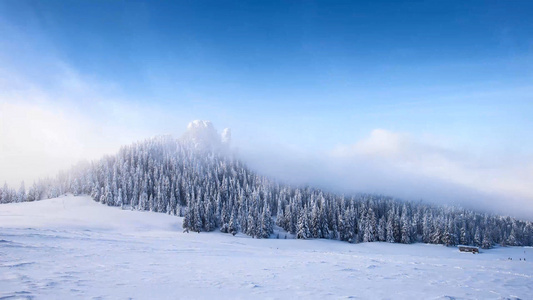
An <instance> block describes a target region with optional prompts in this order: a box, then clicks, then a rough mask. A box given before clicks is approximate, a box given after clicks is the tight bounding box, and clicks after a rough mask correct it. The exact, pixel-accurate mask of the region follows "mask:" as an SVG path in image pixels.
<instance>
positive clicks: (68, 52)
mask: <svg viewBox="0 0 533 300" xmlns="http://www.w3.org/2000/svg"><path fill="white" fill-rule="evenodd" d="M531 15H533V2H531V1H468V2H467V3H465V2H464V1H366V2H363V1H173V2H170V1H162V2H158V1H150V2H140V1H93V2H88V1H2V2H0V80H1V81H0V87H1V88H2V90H3V92H2V93H1V95H0V96H1V97H2V98H1V99H0V103H4V105H5V106H4V113H5V114H7V113H6V112H7V111H8V108H9V109H12V110H15V111H20V109H18V110H17V108H14V107H15V106H16V105H25V106H24V107H30V108H35V109H36V110H39V111H40V112H39V113H41V115H39V116H40V117H42V118H43V120H46V118H45V117H44V116H45V115H46V113H42V111H43V110H45V111H47V112H51V113H52V114H53V113H56V114H60V117H58V118H55V119H57V120H64V122H67V123H68V122H69V120H70V119H69V118H73V116H75V117H76V118H77V120H83V122H80V123H82V124H85V125H86V126H87V127H91V126H92V127H93V128H99V129H95V132H97V133H98V136H104V138H101V139H99V137H98V136H97V134H94V135H95V136H94V137H93V138H92V139H93V140H91V141H92V143H91V145H100V144H101V145H102V146H101V147H95V146H93V147H94V148H95V149H94V151H93V152H91V155H90V156H91V157H97V155H101V153H100V152H102V151H103V150H101V151H100V152H99V151H98V149H105V151H111V150H112V149H115V148H117V147H118V146H119V145H118V143H119V142H120V143H128V142H131V141H133V140H136V139H141V138H143V137H146V136H150V135H156V134H162V133H172V134H175V135H179V134H181V133H182V132H183V131H184V128H185V125H186V124H187V122H189V121H191V120H193V119H207V120H211V121H213V123H214V124H215V126H218V127H219V128H222V127H231V128H232V130H233V136H234V142H235V144H236V145H237V146H239V147H240V148H241V149H242V151H244V152H254V151H256V152H257V153H255V154H254V155H253V157H263V156H265V155H267V154H266V153H263V152H269V153H270V152H276V151H278V152H280V153H283V154H285V153H287V152H290V153H292V154H293V155H292V156H291V155H288V156H289V157H295V158H298V157H306V158H309V157H315V156H320V157H323V156H327V155H329V154H330V153H332V151H333V152H335V151H336V150H335V149H337V150H338V149H344V150H346V149H352V148H350V145H362V144H364V141H368V140H372V138H373V137H374V138H378V139H379V138H381V137H390V138H393V137H397V136H401V137H402V139H405V140H406V141H408V142H405V143H410V144H411V145H412V144H416V145H424V147H418V146H416V147H414V148H416V149H418V150H416V151H421V150H420V149H421V148H424V149H437V148H438V149H445V150H446V151H449V152H452V153H457V154H456V155H454V157H457V156H459V157H461V161H468V163H464V164H463V165H462V168H463V169H465V168H466V169H468V168H467V167H465V165H476V166H478V165H480V166H481V167H480V169H483V168H485V169H490V170H493V169H498V168H502V169H501V172H500V173H498V174H499V175H494V176H493V177H499V176H503V175H501V174H503V173H505V174H507V173H513V172H512V171H510V169H513V168H515V167H516V168H518V167H519V166H523V165H527V166H529V163H530V162H533V134H532V132H533V117H532V116H533V96H532V95H533V85H532V82H533V22H532V21H531ZM21 103H22V104H21ZM36 114H38V113H37V112H36ZM10 115H12V114H10ZM3 117H4V120H7V117H6V116H3ZM17 118H18V120H21V119H23V118H24V116H19V117H17ZM34 119H39V118H38V117H35V118H34ZM44 122H45V121H44ZM6 123H7V122H6V121H4V123H3V124H2V126H3V127H4V128H3V131H5V132H8V131H14V130H15V129H14V127H13V126H10V125H9V124H6ZM21 123H24V122H21ZM102 123H105V124H107V125H106V126H107V127H106V126H104V125H102ZM36 124H38V122H37V123H36ZM95 124H97V125H95ZM85 125H83V126H85ZM8 126H9V127H8ZM35 126H38V125H35ZM43 126H44V125H43ZM78 126H80V128H81V127H82V125H78ZM98 126H101V127H98ZM54 128H55V129H53V130H52V129H51V130H49V132H52V131H54V132H55V131H57V128H62V126H61V125H60V124H59V123H58V124H56V127H54ZM109 128H114V129H109ZM124 128H126V129H127V130H126V131H127V133H124V130H123V129H124ZM28 130H29V129H28ZM375 130H385V131H386V132H387V134H384V135H380V134H379V133H380V132H381V131H375ZM88 131H89V129H77V131H76V130H74V132H72V133H71V134H72V136H75V137H78V136H80V135H82V136H83V135H84V133H86V132H88ZM376 132H377V134H376V135H373V133H376ZM389 133H390V135H388V134H389ZM116 135H121V137H120V138H117V137H116ZM65 136H69V135H68V134H66V135H65ZM7 141H8V140H7V139H6V138H4V143H7ZM87 143H88V142H87V141H83V140H80V139H79V138H77V139H76V145H79V149H82V148H84V147H85V146H86V145H87ZM405 143H404V142H402V145H403V144H405ZM372 145H373V144H372ZM387 145H388V146H390V144H387ZM357 147H359V146H357ZM357 147H355V148H357ZM417 147H418V148H417ZM4 148H7V147H5V146H4ZM258 148H261V149H268V150H263V152H261V151H259V150H257V149H258ZM407 148H409V149H411V150H412V151H414V150H413V147H411V146H410V147H407ZM357 149H359V150H357V151H359V152H357V151H356V152H357V153H359V154H358V155H361V153H366V152H365V151H362V150H361V149H360V148H357ZM402 149H403V148H402ZM344 150H343V151H344ZM404 150H405V149H404ZM80 151H81V150H80ZM361 151H362V152H361ZM402 151H403V150H402ZM405 151H407V150H405ZM4 152H5V151H4ZM38 152H39V151H37V150H36V151H35V153H33V154H35V155H38ZM81 152H83V151H81ZM259 152H261V153H259ZM335 153H337V152H335ZM343 153H345V151H344V152H343ZM417 153H418V152H417ZM439 153H441V152H439ZM33 154H32V155H33ZM281 155H282V154H280V155H279V156H281ZM348 156H349V157H352V156H350V155H348ZM7 157H8V155H7V154H4V160H5V161H7ZM74 158H76V159H77V158H78V157H73V158H72V159H74ZM402 159H403V158H398V157H397V158H396V161H395V163H397V164H400V165H402V166H404V165H405V162H404V161H402ZM291 161H293V160H291ZM287 164H289V165H290V163H289V162H287ZM324 164H326V165H331V164H330V163H329V162H324ZM532 166H533V164H532ZM260 167H261V166H260V165H258V168H260ZM412 167H413V168H419V167H420V166H419V165H416V166H412ZM509 168H510V169H509ZM528 168H529V167H528ZM303 169H305V170H307V169H306V168H303ZM513 170H514V169H513ZM272 172H273V174H277V173H287V172H286V170H285V169H283V168H281V167H280V169H279V170H275V171H272ZM521 172H525V174H527V176H532V177H533V175H532V174H533V167H532V168H531V169H526V170H525V171H524V170H522V171H521ZM303 173H305V172H303ZM434 173H437V171H434ZM478 173H479V174H482V173H483V172H482V171H480V170H479V169H478ZM21 174H22V173H21ZM431 174H433V173H431ZM476 174H477V173H476ZM513 174H516V172H514V173H513ZM419 175H420V174H419ZM21 176H22V175H21ZM421 176H422V175H421ZM424 176H425V175H424ZM428 176H429V175H428ZM446 176H447V177H446V178H445V179H446V180H448V179H451V178H452V177H456V174H455V173H453V174H451V173H450V174H448V175H446ZM476 176H477V175H476ZM479 176H481V175H479ZM19 177H20V176H19ZM459 177H461V176H459ZM474 177H475V176H474ZM17 178H18V177H17ZM528 178H529V177H528ZM1 179H2V178H1V176H0V180H1ZM304 179H305V180H307V179H308V178H304ZM304 179H302V180H304ZM441 179H442V178H441ZM309 180H311V179H309ZM316 180H317V181H319V179H316ZM439 180H440V179H439ZM487 180H488V179H487V178H483V177H480V179H479V181H480V182H481V181H487ZM506 180H508V181H513V180H514V179H513V180H511V179H509V178H507V177H506ZM448 181H449V180H448ZM515 183H516V182H515ZM347 185H349V184H347ZM363 189H364V188H363ZM477 189H480V188H479V187H477ZM391 192H395V191H394V190H392V191H391ZM501 192H502V193H503V191H501ZM528 195H529V196H531V198H530V200H529V201H530V202H531V201H532V200H531V199H533V191H529V190H528Z"/></svg>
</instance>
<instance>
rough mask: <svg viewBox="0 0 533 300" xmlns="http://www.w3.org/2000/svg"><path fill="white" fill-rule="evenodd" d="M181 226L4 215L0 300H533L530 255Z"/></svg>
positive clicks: (42, 210) (31, 206) (143, 219)
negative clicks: (184, 228)
mask: <svg viewBox="0 0 533 300" xmlns="http://www.w3.org/2000/svg"><path fill="white" fill-rule="evenodd" d="M181 224H182V218H177V217H174V216H168V215H165V214H160V213H151V212H141V211H129V210H121V209H120V208H117V207H108V206H105V205H102V204H99V203H97V202H94V201H93V200H91V199H90V198H89V197H85V196H84V197H73V196H65V197H60V198H55V199H50V200H43V201H39V202H26V203H12V204H5V205H1V206H0V299H11V298H13V299H18V298H22V299H26V298H32V297H36V298H38V299H41V298H45V299H73V298H83V299H90V298H99V299H127V298H134V299H179V298H182V299H191V298H195V299H197V298H200V299H202V298H209V299H221V298H225V299H228V298H231V299H235V298H241V299H242V298H246V299H251V298H275V299H291V298H305V299H309V298H314V299H322V298H360V299H370V298H372V299H376V298H391V299H405V298H412V299H441V298H442V299H447V298H468V299H474V298H475V299H500V298H522V299H527V298H531V295H533V264H532V262H533V248H523V247H507V248H495V249H491V250H485V251H483V253H481V254H479V255H472V254H466V253H460V252H458V251H457V248H455V247H444V246H440V245H425V244H412V245H404V244H388V243H361V244H348V243H342V242H338V241H332V240H296V239H283V237H284V234H281V239H262V240H258V239H252V238H250V237H248V236H245V235H241V234H238V235H237V236H235V237H234V236H231V235H228V234H221V233H217V232H211V233H200V234H197V233H183V232H182V226H181ZM508 258H512V260H509V259H508ZM524 258H525V259H526V261H524V260H523V259H524Z"/></svg>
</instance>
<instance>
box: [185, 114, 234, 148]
mask: <svg viewBox="0 0 533 300" xmlns="http://www.w3.org/2000/svg"><path fill="white" fill-rule="evenodd" d="M182 139H183V140H184V141H186V142H189V143H191V144H192V145H193V146H194V147H195V148H197V149H200V150H220V149H221V148H222V147H223V146H224V147H227V146H229V143H230V140H231V131H230V129H229V128H226V129H224V130H223V131H222V134H220V135H219V134H218V132H217V130H216V129H215V127H214V126H213V123H212V122H211V121H205V120H194V121H192V122H190V123H189V125H187V131H186V132H185V134H184V135H183V137H182Z"/></svg>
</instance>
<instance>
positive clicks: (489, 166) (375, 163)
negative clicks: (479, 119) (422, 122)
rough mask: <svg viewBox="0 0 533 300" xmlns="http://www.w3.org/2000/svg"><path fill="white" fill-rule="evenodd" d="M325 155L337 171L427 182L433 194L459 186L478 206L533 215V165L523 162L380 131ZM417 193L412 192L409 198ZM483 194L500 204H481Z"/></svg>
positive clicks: (402, 180) (527, 159) (529, 161)
mask: <svg viewBox="0 0 533 300" xmlns="http://www.w3.org/2000/svg"><path fill="white" fill-rule="evenodd" d="M330 155H331V158H332V160H333V161H335V162H336V164H337V166H339V165H340V166H346V167H347V168H349V167H361V168H362V169H363V170H366V172H371V173H379V174H386V175H385V177H388V179H389V180H391V178H394V179H393V180H397V181H398V182H405V181H409V180H408V179H409V178H412V179H413V180H412V181H413V182H415V181H416V180H418V179H423V182H427V181H432V182H433V183H432V184H434V185H436V189H434V191H435V192H439V191H440V192H441V193H447V192H449V191H448V190H447V189H449V188H450V187H451V185H453V186H454V187H463V188H464V189H470V190H472V191H474V192H477V193H479V197H480V198H481V199H477V200H476V201H477V202H479V203H482V204H487V205H489V206H492V207H494V206H499V208H500V209H501V208H502V206H505V205H507V206H514V207H515V208H518V207H521V206H522V207H525V209H527V210H528V211H529V212H532V211H533V209H532V203H533V185H531V182H533V160H530V158H527V157H526V158H521V159H519V158H514V159H511V158H509V157H491V158H490V160H487V159H481V158H479V157H478V156H476V155H474V154H473V153H468V152H465V151H463V152H460V151H458V150H454V149H449V148H445V147H442V146H440V145H438V138H436V137H433V138H432V139H428V138H426V139H415V138H414V137H412V136H410V135H409V134H405V133H397V132H391V131H387V130H383V129H376V130H373V131H372V132H371V134H370V136H369V137H367V138H365V139H362V140H360V141H358V142H357V143H354V144H352V145H341V146H337V147H336V148H335V149H333V150H332V151H331V153H330ZM374 180H378V179H377V178H374ZM388 184H389V185H390V186H394V185H395V184H394V183H393V182H389V183H388ZM383 189H384V190H386V189H387V187H384V188H383ZM417 190H418V188H414V191H415V193H414V194H416V191H417ZM410 194H412V193H410ZM483 195H485V196H487V197H489V196H490V198H492V197H494V198H496V199H500V201H502V202H501V203H493V202H491V200H492V199H490V200H489V199H486V202H484V201H485V199H483V197H484V196H483ZM457 197H459V198H461V195H457Z"/></svg>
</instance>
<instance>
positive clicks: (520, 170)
mask: <svg viewBox="0 0 533 300" xmlns="http://www.w3.org/2000/svg"><path fill="white" fill-rule="evenodd" d="M0 118H1V127H0V166H1V168H0V180H1V181H2V183H3V182H4V181H5V182H7V183H8V184H9V185H10V186H13V187H15V188H18V186H19V184H20V182H21V181H23V180H24V181H25V183H26V185H29V184H31V182H32V181H34V180H36V179H38V178H41V177H45V176H55V174H56V173H57V172H58V171H60V170H65V169H68V168H69V167H70V166H72V165H73V164H76V163H77V162H79V161H80V160H93V159H98V158H99V157H101V156H102V155H104V154H112V153H115V152H116V151H118V149H119V148H120V146H122V145H126V144H130V143H132V142H135V141H137V140H142V139H145V138H149V137H151V136H154V135H159V134H172V135H174V136H175V137H181V136H182V135H183V134H184V133H185V131H186V130H187V124H188V122H189V121H192V120H193V119H195V118H191V117H188V116H187V114H185V113H183V112H181V111H179V110H176V111H173V110H168V109H164V107H160V108H158V106H150V105H149V104H146V105H130V104H128V103H126V102H120V101H115V102H113V101H102V102H93V103H88V104H87V103H86V104H83V103H82V104H80V103H79V102H78V103H77V104H76V105H73V103H71V102H68V101H67V102H61V101H59V102H57V101H49V100H46V99H44V100H43V99H41V100H40V101H22V100H20V101H7V100H6V99H4V100H3V101H2V102H1V103H0ZM235 124H238V123H233V125H235ZM226 125H228V124H223V123H215V124H214V126H215V127H216V128H220V129H222V128H224V127H226ZM248 125H249V124H248ZM255 126H256V127H255V130H257V131H260V130H262V131H268V128H266V127H264V124H256V125H255ZM261 126H263V127H261ZM252 127H253V126H252ZM212 130H216V129H214V128H212ZM251 130H254V128H252V129H251V128H250V126H246V128H245V127H242V128H239V127H236V128H235V127H232V128H231V131H232V145H231V148H232V149H233V151H234V152H235V155H236V156H237V157H239V158H240V159H243V160H244V161H245V162H247V163H248V164H249V166H250V167H251V168H252V169H254V170H256V171H257V172H259V173H260V174H264V175H267V176H270V177H272V178H275V179H278V180H279V181H280V182H286V183H290V184H295V185H311V186H315V187H319V188H322V189H325V190H327V191H331V192H338V193H347V194H350V193H357V192H363V193H378V194H384V195H390V196H394V197H398V198H402V199H407V200H423V201H429V202H434V203H445V204H459V205H462V206H465V207H470V208H477V209H483V210H487V211H494V212H499V213H506V214H511V215H514V216H519V217H523V218H528V219H531V216H533V205H532V203H533V187H532V186H531V184H530V183H531V182H533V172H532V171H533V161H532V160H528V158H527V157H519V156H517V155H515V156H512V155H509V156H507V157H494V156H489V157H488V158H487V157H484V156H482V155H476V153H469V152H465V151H460V150H457V149H453V148H452V147H445V146H442V145H441V144H440V143H439V141H436V140H434V139H432V137H427V136H426V137H416V136H413V135H411V134H409V133H405V132H394V131H390V130H386V129H374V130H372V131H370V132H368V133H367V135H366V137H364V138H362V139H360V140H355V141H353V143H351V144H335V145H322V147H320V148H316V149H320V150H314V149H315V148H312V147H307V146H298V145H297V144H295V143H292V144H290V145H286V144H283V143H282V142H280V140H276V138H275V136H276V133H275V132H273V133H271V134H269V135H267V136H265V135H256V136H250V135H249V132H250V131H251ZM220 131H221V130H220ZM216 136H217V138H219V136H220V135H219V133H218V132H217V133H216ZM323 149H326V150H323Z"/></svg>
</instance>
